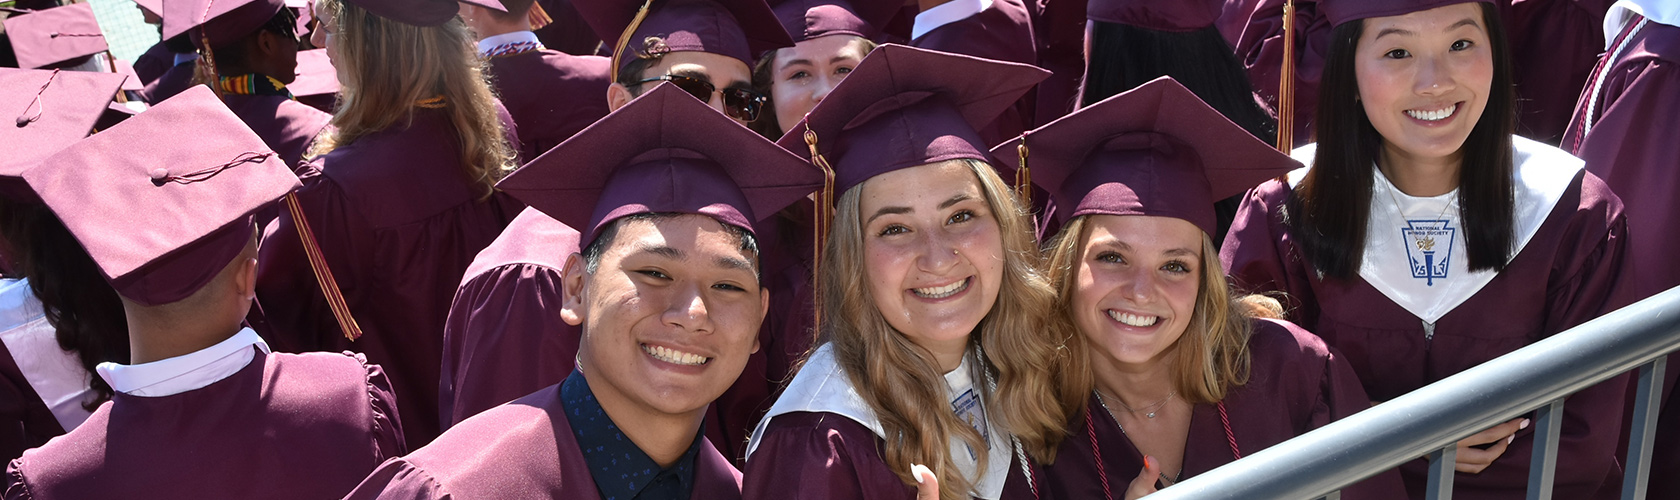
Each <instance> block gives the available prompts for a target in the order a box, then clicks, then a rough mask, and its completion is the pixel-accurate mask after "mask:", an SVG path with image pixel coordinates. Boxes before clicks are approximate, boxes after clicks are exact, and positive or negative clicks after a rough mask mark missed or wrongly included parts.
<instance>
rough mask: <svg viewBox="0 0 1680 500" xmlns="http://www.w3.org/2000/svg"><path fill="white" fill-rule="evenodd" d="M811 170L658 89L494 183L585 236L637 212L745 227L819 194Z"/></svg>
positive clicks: (668, 89) (692, 102) (667, 87)
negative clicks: (688, 216)
mask: <svg viewBox="0 0 1680 500" xmlns="http://www.w3.org/2000/svg"><path fill="white" fill-rule="evenodd" d="M822 182H823V174H822V172H821V171H819V170H817V169H816V167H813V166H811V164H810V163H807V162H805V161H804V160H801V159H800V158H799V157H798V156H794V155H793V154H792V153H789V152H787V151H786V150H784V149H782V148H780V147H778V146H776V145H775V144H772V143H771V142H770V141H767V140H765V139H763V138H762V137H760V136H758V135H757V133H755V132H753V131H752V130H750V129H748V128H746V127H743V126H741V125H740V124H738V123H735V121H734V120H731V119H729V118H728V117H725V116H724V115H723V114H721V113H718V112H717V110H714V109H712V108H711V107H710V106H707V105H706V103H703V102H700V101H699V100H698V99H695V98H694V96H691V95H689V94H688V93H687V92H684V91H683V90H682V89H679V88H677V87H676V86H674V85H672V84H669V83H665V84H660V85H659V86H658V87H655V88H654V89H653V90H652V91H650V92H647V93H644V94H642V96H641V97H639V98H637V99H636V100H634V101H631V102H630V104H627V105H625V106H624V107H623V108H619V109H618V110H617V111H614V112H612V113H611V114H609V115H607V116H606V117H605V118H602V119H601V120H600V121H597V122H595V123H594V124H593V125H590V126H589V127H588V128H585V129H583V131H581V132H578V133H577V135H574V136H572V138H571V139H567V140H566V142H562V143H560V145H558V146H555V147H554V149H551V150H549V151H548V152H547V153H544V154H543V155H542V156H538V157H537V159H535V160H531V162H530V163H528V164H526V165H525V166H524V167H520V169H519V170H517V171H515V172H514V173H512V174H509V175H508V176H507V178H505V179H502V181H501V182H500V183H497V184H496V187H497V188H498V189H501V190H502V191H505V192H507V193H508V194H511V195H513V196H514V197H515V198H518V199H519V200H520V201H523V202H525V203H527V204H529V205H530V206H531V207H534V208H536V209H537V210H541V211H543V213H546V214H548V215H549V216H550V217H553V218H554V219H555V220H558V221H560V222H563V223H565V224H566V225H568V226H572V227H574V228H578V229H579V230H580V231H582V232H583V239H582V240H581V241H583V243H584V246H588V244H589V242H590V241H593V240H594V239H595V234H596V231H598V230H600V229H601V228H602V227H604V226H606V225H607V224H608V223H610V222H612V221H614V220H617V219H619V218H622V217H625V216H629V215H635V214H640V213H650V212H660V213H666V212H671V213H686V214H700V215H707V216H711V217H713V218H715V219H717V220H718V221H719V222H722V223H724V224H729V225H733V226H737V227H740V228H742V229H746V230H748V231H752V230H753V222H755V221H757V220H759V219H763V218H767V217H770V216H772V215H775V213H776V212H778V211H780V210H781V209H782V208H783V207H786V206H788V205H791V204H793V203H794V202H796V201H798V200H800V199H802V198H804V197H806V196H807V195H810V194H811V193H812V192H814V191H816V190H817V188H818V187H820V186H822Z"/></svg>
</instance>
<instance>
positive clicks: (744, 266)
mask: <svg viewBox="0 0 1680 500" xmlns="http://www.w3.org/2000/svg"><path fill="white" fill-rule="evenodd" d="M715 263H716V264H717V266H718V267H721V268H724V269H729V270H734V271H746V272H749V273H752V272H757V269H754V268H753V265H752V263H751V262H747V261H746V260H744V259H737V258H734V257H718V258H717V260H716V261H715Z"/></svg>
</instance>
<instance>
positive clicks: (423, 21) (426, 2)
mask: <svg viewBox="0 0 1680 500" xmlns="http://www.w3.org/2000/svg"><path fill="white" fill-rule="evenodd" d="M344 1H346V2H350V3H351V4H353V5H355V6H357V7H361V8H363V9H366V10H367V11H368V12H372V13H373V15H376V16H379V17H383V18H386V19H390V20H392V21H396V22H399V23H403V24H409V25H413V26H441V25H443V23H446V22H449V20H450V19H454V18H455V14H456V13H458V12H460V9H461V6H460V5H459V4H460V3H467V4H472V5H477V6H479V7H484V8H486V9H491V10H497V11H501V12H507V7H503V6H502V2H501V1H500V0H460V1H459V2H457V1H456V0H344Z"/></svg>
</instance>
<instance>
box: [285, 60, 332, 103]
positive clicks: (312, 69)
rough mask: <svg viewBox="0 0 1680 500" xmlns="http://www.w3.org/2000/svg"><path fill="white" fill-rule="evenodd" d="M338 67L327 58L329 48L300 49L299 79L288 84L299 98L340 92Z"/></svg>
mask: <svg viewBox="0 0 1680 500" xmlns="http://www.w3.org/2000/svg"><path fill="white" fill-rule="evenodd" d="M338 88H339V83H338V69H337V68H334V67H333V65H332V60H331V59H329V58H327V49H309V50H300V51H298V53H297V79H296V80H293V81H292V83H291V84H290V85H287V86H286V89H287V90H291V91H292V95H294V96H297V97H298V99H300V100H301V99H303V98H305V97H312V96H328V97H329V98H330V97H331V96H332V95H333V94H337V93H338Z"/></svg>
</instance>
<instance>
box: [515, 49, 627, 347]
mask: <svg viewBox="0 0 1680 500" xmlns="http://www.w3.org/2000/svg"><path fill="white" fill-rule="evenodd" d="M610 65H611V61H610V60H608V59H607V58H605V57H600V56H574V55H570V54H566V53H562V52H559V51H554V50H533V51H530V52H524V53H520V54H514V55H510V56H503V57H494V58H491V59H490V73H491V75H493V76H494V78H493V79H492V80H491V81H492V82H493V83H494V84H495V87H496V93H497V94H498V95H500V96H501V99H502V104H503V105H505V106H507V111H508V114H510V115H513V122H514V123H516V124H518V125H519V143H518V146H519V154H520V157H521V158H524V159H526V160H531V159H533V158H536V157H537V156H539V155H541V154H543V153H545V152H547V151H548V150H549V148H552V147H554V146H555V145H557V144H560V143H561V142H562V141H565V140H566V139H568V138H571V137H572V134H576V133H577V132H578V131H579V130H583V128H584V127H587V126H589V124H591V123H595V120H599V119H601V117H603V116H607V98H606V95H607V87H608V85H609V84H610V83H611V82H608V81H607V80H608V79H610V77H609V76H608V66H610ZM562 258H564V256H562ZM570 372H571V371H570V370H567V371H566V373H570Z"/></svg>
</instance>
